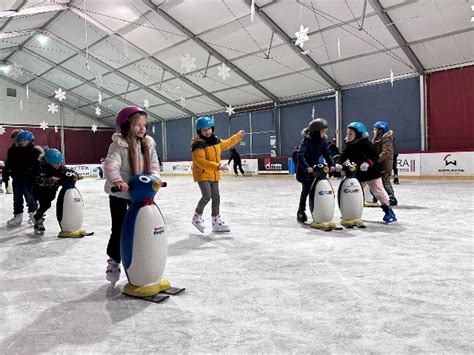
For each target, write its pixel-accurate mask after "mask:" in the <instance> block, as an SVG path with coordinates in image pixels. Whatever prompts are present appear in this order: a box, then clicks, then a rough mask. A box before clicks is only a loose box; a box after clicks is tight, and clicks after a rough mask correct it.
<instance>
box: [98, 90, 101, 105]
mask: <svg viewBox="0 0 474 355" xmlns="http://www.w3.org/2000/svg"><path fill="white" fill-rule="evenodd" d="M97 104H99V105H102V93H101V92H100V91H99V94H98V95H97Z"/></svg>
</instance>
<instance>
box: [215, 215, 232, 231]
mask: <svg viewBox="0 0 474 355" xmlns="http://www.w3.org/2000/svg"><path fill="white" fill-rule="evenodd" d="M212 231H213V232H217V233H220V232H230V228H229V226H228V225H227V224H225V222H224V221H223V220H221V216H219V215H217V216H212Z"/></svg>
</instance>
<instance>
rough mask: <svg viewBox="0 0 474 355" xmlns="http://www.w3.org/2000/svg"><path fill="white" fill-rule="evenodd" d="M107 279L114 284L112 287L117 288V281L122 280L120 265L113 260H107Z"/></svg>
mask: <svg viewBox="0 0 474 355" xmlns="http://www.w3.org/2000/svg"><path fill="white" fill-rule="evenodd" d="M105 278H106V279H107V281H109V282H110V283H111V284H112V287H115V284H116V283H117V281H118V280H120V264H119V263H116V262H115V260H113V259H107V269H106V270H105Z"/></svg>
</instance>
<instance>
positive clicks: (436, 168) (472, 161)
mask: <svg viewBox="0 0 474 355" xmlns="http://www.w3.org/2000/svg"><path fill="white" fill-rule="evenodd" d="M222 162H223V163H227V161H226V160H223V161H222ZM67 166H68V167H71V168H72V169H74V170H75V171H76V172H77V173H78V174H80V175H82V176H84V177H94V178H96V177H98V175H99V167H100V166H101V165H100V164H73V165H69V164H67ZM397 167H398V176H399V178H400V179H421V180H423V179H426V180H474V151H472V152H471V151H469V152H467V151H463V152H433V153H424V152H416V153H402V154H399V155H398V159H397ZM242 168H243V169H244V171H245V173H246V175H252V176H259V177H262V176H272V177H276V176H278V177H292V176H293V174H291V173H292V172H294V171H295V167H294V164H293V161H292V160H291V158H288V157H264V158H259V159H255V158H248V159H247V158H245V159H242ZM162 174H163V175H191V174H192V161H165V162H163V168H162ZM233 174H234V171H233V162H231V164H230V166H229V172H222V175H223V176H231V175H233Z"/></svg>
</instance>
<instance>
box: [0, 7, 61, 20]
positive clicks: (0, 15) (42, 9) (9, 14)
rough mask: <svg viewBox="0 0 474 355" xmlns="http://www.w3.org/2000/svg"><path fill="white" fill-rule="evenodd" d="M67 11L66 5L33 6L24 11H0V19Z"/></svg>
mask: <svg viewBox="0 0 474 355" xmlns="http://www.w3.org/2000/svg"><path fill="white" fill-rule="evenodd" d="M61 10H67V6H66V5H60V4H54V5H52V4H51V5H46V6H33V7H28V8H26V9H21V10H18V11H9V10H7V11H0V18H4V17H6V18H8V17H17V16H29V15H36V14H41V13H44V12H53V11H61Z"/></svg>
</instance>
